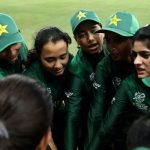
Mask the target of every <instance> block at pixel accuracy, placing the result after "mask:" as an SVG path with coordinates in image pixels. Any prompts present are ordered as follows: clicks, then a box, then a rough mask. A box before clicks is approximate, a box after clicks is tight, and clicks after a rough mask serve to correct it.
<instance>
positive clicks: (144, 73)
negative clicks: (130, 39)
mask: <svg viewBox="0 0 150 150" xmlns="http://www.w3.org/2000/svg"><path fill="white" fill-rule="evenodd" d="M133 56H134V65H135V68H136V71H137V75H138V78H145V77H148V76H150V49H149V48H147V44H146V41H135V42H134V44H133Z"/></svg>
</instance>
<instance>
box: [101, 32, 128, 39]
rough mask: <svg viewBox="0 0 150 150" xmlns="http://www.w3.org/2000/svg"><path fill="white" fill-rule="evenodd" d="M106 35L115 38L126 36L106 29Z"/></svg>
mask: <svg viewBox="0 0 150 150" xmlns="http://www.w3.org/2000/svg"><path fill="white" fill-rule="evenodd" d="M104 33H105V36H107V37H113V38H125V37H124V36H121V35H119V34H117V33H115V32H111V31H105V32H104Z"/></svg>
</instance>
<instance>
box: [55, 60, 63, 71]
mask: <svg viewBox="0 0 150 150" xmlns="http://www.w3.org/2000/svg"><path fill="white" fill-rule="evenodd" d="M61 67H62V63H61V62H60V61H59V60H56V62H55V65H54V68H55V69H59V68H61Z"/></svg>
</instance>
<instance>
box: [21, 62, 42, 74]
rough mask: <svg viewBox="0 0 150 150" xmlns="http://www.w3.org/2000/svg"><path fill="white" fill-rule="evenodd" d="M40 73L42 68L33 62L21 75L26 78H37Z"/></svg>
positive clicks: (38, 63)
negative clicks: (26, 76)
mask: <svg viewBox="0 0 150 150" xmlns="http://www.w3.org/2000/svg"><path fill="white" fill-rule="evenodd" d="M41 71H42V66H41V65H40V62H39V61H35V62H33V63H32V64H31V65H30V66H29V67H27V68H26V70H25V71H24V72H23V74H25V75H28V76H38V75H39V74H40V72H41Z"/></svg>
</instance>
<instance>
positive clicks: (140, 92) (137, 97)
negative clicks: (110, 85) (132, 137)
mask: <svg viewBox="0 0 150 150" xmlns="http://www.w3.org/2000/svg"><path fill="white" fill-rule="evenodd" d="M149 112H150V88H149V87H147V86H145V85H144V84H143V82H142V81H141V79H138V78H137V76H136V75H135V74H132V75H130V76H129V77H127V78H126V79H125V80H124V81H123V82H122V83H121V85H120V87H119V88H118V90H117V93H116V94H115V96H114V97H113V99H112V105H111V107H110V109H109V111H108V112H107V114H106V116H105V119H104V120H103V121H102V124H101V127H100V129H99V130H97V134H96V136H95V137H94V138H93V141H91V144H90V145H89V147H88V150H99V149H104V147H105V146H106V144H107V142H106V141H107V140H108V139H109V136H112V135H113V133H115V132H116V131H118V130H119V129H120V131H122V132H121V133H120V135H121V138H122V137H123V138H124V141H123V144H124V145H122V146H125V144H126V143H125V142H126V134H127V130H128V128H129V126H130V124H131V123H132V122H133V121H134V119H136V118H137V117H139V115H141V114H143V113H149ZM115 134H116V133H115ZM113 138H114V137H113ZM122 149H125V148H124V147H123V148H122Z"/></svg>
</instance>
